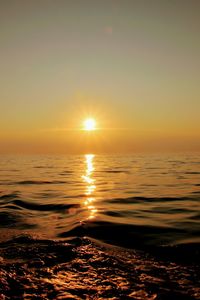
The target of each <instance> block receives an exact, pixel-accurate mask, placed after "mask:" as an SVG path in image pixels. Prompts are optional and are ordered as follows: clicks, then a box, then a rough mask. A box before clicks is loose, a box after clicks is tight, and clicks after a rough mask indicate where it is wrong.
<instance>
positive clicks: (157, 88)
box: [0, 0, 200, 154]
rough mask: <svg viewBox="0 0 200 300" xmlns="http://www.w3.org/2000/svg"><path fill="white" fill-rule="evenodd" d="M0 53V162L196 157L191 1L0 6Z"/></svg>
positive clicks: (194, 2)
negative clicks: (51, 157)
mask: <svg viewBox="0 0 200 300" xmlns="http://www.w3.org/2000/svg"><path fill="white" fill-rule="evenodd" d="M0 44H1V51H0V86H1V88H0V153H33V154H34V153H49V154H51V153H58V154H59V153H62V154H64V153H83V152H96V153H103V152H107V153H112V152H115V153H118V152H119V153H120V152H122V153H125V152H137V151H145V152H146V151H147V152H148V151H150V152H152V151H190V150H191V151H200V1H198V0H187V1H186V0H179V1H178V0H172V1H165V0H152V1H149V0H146V1H144V0H138V1H135V0H123V1H122V0H101V1H100V0H73V1H72V0H54V1H53V0H29V1H27V0H23V1H22V0H12V1H0ZM88 117H92V118H94V119H95V120H96V127H97V130H94V131H92V132H85V131H83V130H81V129H82V126H83V122H84V120H85V119H86V118H88Z"/></svg>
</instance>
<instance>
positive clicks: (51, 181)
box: [0, 154, 200, 248]
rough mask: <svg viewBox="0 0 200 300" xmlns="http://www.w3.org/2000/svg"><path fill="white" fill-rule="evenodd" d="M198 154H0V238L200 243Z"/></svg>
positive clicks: (131, 245) (130, 245)
mask: <svg viewBox="0 0 200 300" xmlns="http://www.w3.org/2000/svg"><path fill="white" fill-rule="evenodd" d="M199 200H200V156H199V155H198V154H196V155H195V154H187V155H186V154H185V155H178V154H177V155H172V154H170V155H166V154H165V155H164V154H163V155H156V154H155V155H126V156H122V155H121V156H120V155H113V156H111V155H94V154H86V155H82V156H77V155H74V156H1V157H0V227H1V232H2V235H1V239H4V232H5V233H6V235H7V236H9V234H11V235H12V234H13V233H15V234H16V232H18V233H20V231H21V232H29V233H31V232H32V233H36V234H39V235H40V236H43V237H48V238H60V237H67V236H88V237H93V238H96V239H97V240H101V241H104V242H107V243H110V244H115V245H121V246H125V247H128V248H137V247H139V248H142V247H145V246H146V245H155V246H159V245H174V244H185V243H194V242H195V243H199V242H200V235H199V234H200V204H199Z"/></svg>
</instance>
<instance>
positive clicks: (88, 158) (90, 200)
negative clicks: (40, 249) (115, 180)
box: [82, 154, 97, 219]
mask: <svg viewBox="0 0 200 300" xmlns="http://www.w3.org/2000/svg"><path fill="white" fill-rule="evenodd" d="M94 157H95V155H94V154H86V155H85V164H86V170H85V174H84V175H82V179H83V181H84V182H85V184H86V186H85V195H86V196H87V198H86V200H85V202H84V205H85V206H86V207H87V209H88V212H89V217H88V218H87V219H93V218H94V217H95V214H96V212H97V209H96V207H95V206H94V202H95V197H94V192H95V190H96V185H95V179H94V178H92V175H93V172H94V170H95V168H94V164H93V160H94Z"/></svg>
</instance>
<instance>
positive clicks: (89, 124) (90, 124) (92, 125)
mask: <svg viewBox="0 0 200 300" xmlns="http://www.w3.org/2000/svg"><path fill="white" fill-rule="evenodd" d="M83 129H84V130H87V131H91V130H95V129H96V121H95V119H92V118H89V119H86V120H85V121H84V123H83Z"/></svg>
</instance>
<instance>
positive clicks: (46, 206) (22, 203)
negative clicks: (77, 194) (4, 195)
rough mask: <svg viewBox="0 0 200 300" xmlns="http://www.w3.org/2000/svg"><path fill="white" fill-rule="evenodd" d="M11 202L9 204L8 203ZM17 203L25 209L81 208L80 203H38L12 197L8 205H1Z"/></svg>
mask: <svg viewBox="0 0 200 300" xmlns="http://www.w3.org/2000/svg"><path fill="white" fill-rule="evenodd" d="M8 203H9V204H8ZM11 203H12V204H13V205H15V206H16V207H20V208H25V209H29V210H36V211H63V210H68V209H71V208H79V207H80V205H78V204H63V203H60V204H37V203H34V202H30V201H24V200H20V199H16V200H15V199H12V200H11V201H9V202H6V204H7V205H6V206H5V202H4V203H1V205H4V208H8V205H10V204H11Z"/></svg>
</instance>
